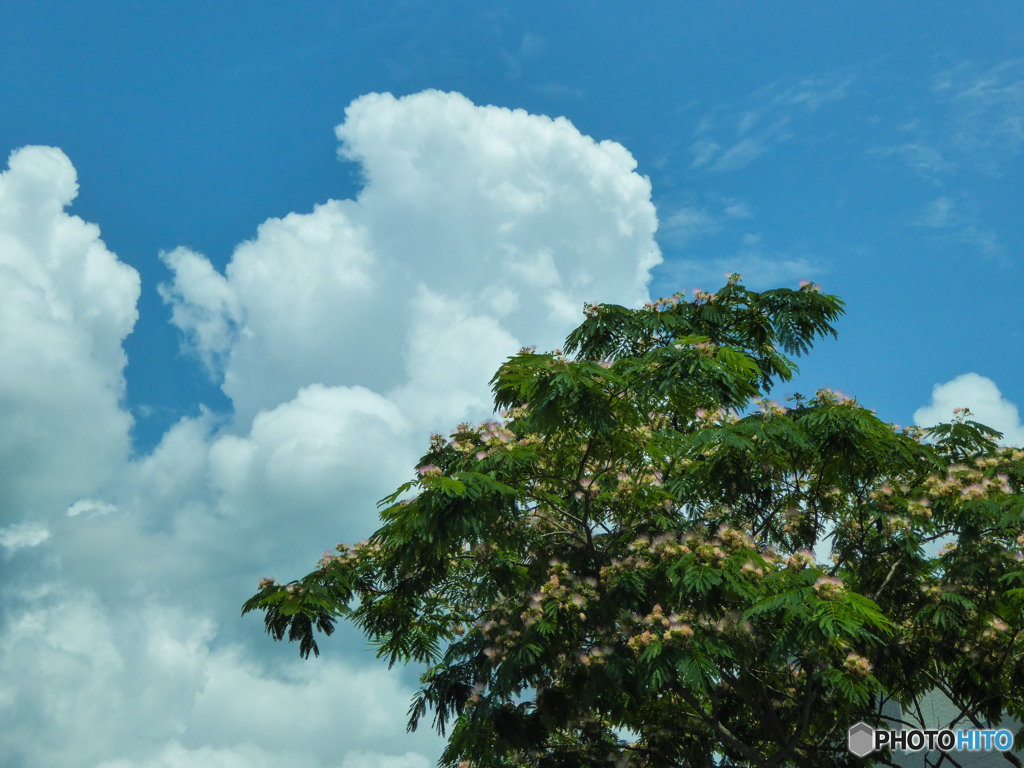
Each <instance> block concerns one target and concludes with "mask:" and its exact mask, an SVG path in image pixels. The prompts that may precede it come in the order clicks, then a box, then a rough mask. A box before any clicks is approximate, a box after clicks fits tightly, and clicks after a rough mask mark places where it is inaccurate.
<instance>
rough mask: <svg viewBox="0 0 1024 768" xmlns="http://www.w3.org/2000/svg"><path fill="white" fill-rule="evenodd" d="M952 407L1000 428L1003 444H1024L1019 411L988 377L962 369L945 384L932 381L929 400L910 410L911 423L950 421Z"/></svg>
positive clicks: (976, 419)
mask: <svg viewBox="0 0 1024 768" xmlns="http://www.w3.org/2000/svg"><path fill="white" fill-rule="evenodd" d="M954 408H970V410H971V413H972V418H973V420H974V421H977V422H980V423H982V424H985V425H986V426H989V427H992V428H994V429H997V430H999V431H1000V432H1002V433H1003V438H1002V440H1000V442H1001V443H1002V444H1003V445H1011V446H1024V425H1022V424H1021V421H1020V412H1019V411H1018V409H1017V406H1016V405H1015V404H1014V403H1012V402H1010V401H1009V400H1007V399H1006V398H1004V397H1003V395H1002V393H1001V392H1000V391H999V388H998V387H997V386H996V384H995V382H994V381H992V380H991V379H988V378H985V377H984V376H979V375H978V374H977V373H965V374H963V375H961V376H957V377H956V378H955V379H953V380H952V381H947V382H946V383H945V384H936V385H935V387H934V388H933V389H932V400H931V402H930V403H928V405H926V406H923V407H922V408H919V409H917V411H915V412H914V423H915V424H919V425H920V426H922V427H931V426H934V425H936V424H939V423H941V422H949V421H952V420H953V409H954Z"/></svg>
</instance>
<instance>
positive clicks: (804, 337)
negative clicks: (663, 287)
mask: <svg viewBox="0 0 1024 768" xmlns="http://www.w3.org/2000/svg"><path fill="white" fill-rule="evenodd" d="M739 280H740V278H739V275H732V276H731V277H730V279H729V282H728V285H726V286H725V287H724V288H722V289H721V290H720V291H718V292H717V293H715V294H708V293H704V292H698V293H697V294H696V296H695V298H693V299H692V300H686V299H685V297H684V296H682V295H681V294H677V295H675V296H673V297H672V298H669V299H662V300H660V301H658V302H656V303H655V304H653V305H648V306H647V307H645V308H644V309H639V310H632V309H628V308H625V307H621V306H612V305H593V306H590V305H588V306H587V307H586V308H585V314H586V319H585V321H584V322H583V324H582V325H581V326H580V327H579V328H577V329H576V330H575V331H573V333H572V334H571V335H570V336H569V338H568V339H567V341H566V351H565V352H563V351H562V350H556V351H555V352H554V353H553V354H537V353H534V352H533V350H530V349H524V350H522V351H521V352H520V353H519V354H518V355H516V356H514V357H512V358H510V359H509V360H508V361H507V362H506V363H505V364H504V365H502V366H501V368H500V370H499V371H498V372H497V373H496V374H495V376H494V378H493V380H492V386H493V390H494V395H495V404H496V409H501V413H502V418H501V420H500V421H497V420H492V421H488V422H486V423H484V424H482V425H478V426H470V425H468V424H462V425H459V427H458V428H457V429H456V430H455V431H454V432H452V433H451V436H450V437H449V438H446V437H444V436H442V435H433V436H432V437H431V441H430V447H429V450H428V451H427V453H426V454H425V455H424V457H423V459H422V460H421V464H420V466H419V468H418V478H417V479H416V480H413V481H411V482H409V483H406V484H405V485H403V486H402V487H400V488H399V489H398V490H397V491H395V493H393V494H392V495H391V496H389V497H388V498H386V499H385V500H384V501H382V502H381V505H382V507H383V510H382V513H381V514H382V518H383V526H382V527H381V528H380V530H378V531H377V532H376V533H375V534H374V535H373V536H372V538H371V539H370V540H369V541H367V542H362V543H360V544H356V545H355V546H353V547H348V546H346V545H344V544H342V545H339V546H338V548H337V553H336V554H330V553H328V554H326V555H325V556H324V558H323V560H322V561H321V562H320V563H319V565H318V567H317V568H316V570H314V571H313V572H312V573H310V574H309V575H307V576H305V577H303V578H302V579H299V580H297V581H293V582H291V583H288V584H285V585H281V584H278V583H277V582H275V581H274V580H272V579H265V580H263V581H261V583H260V590H259V593H258V594H256V595H255V596H254V597H253V598H252V599H250V600H249V601H248V602H247V603H246V604H245V606H244V609H243V613H246V612H249V611H252V610H262V611H264V612H265V614H266V615H265V621H266V628H267V631H268V632H269V633H270V634H271V636H272V637H274V638H275V639H277V640H280V639H282V638H284V637H286V636H287V637H288V639H289V640H294V641H298V642H299V649H300V652H301V653H302V655H303V656H308V655H309V653H310V652H313V653H318V652H319V651H318V647H317V643H316V632H317V631H320V632H322V633H324V634H327V635H329V634H331V632H332V630H333V628H334V625H335V622H336V621H337V620H338V619H347V620H350V621H353V622H355V624H356V625H357V626H359V627H360V628H361V629H362V630H363V631H364V632H365V633H366V635H367V636H368V638H369V639H370V640H371V641H372V643H374V644H375V645H376V647H377V648H378V654H379V655H380V656H382V657H386V658H387V660H388V662H389V664H395V663H396V662H402V663H406V662H410V661H412V662H419V663H422V664H425V665H426V666H427V669H426V672H425V673H424V674H423V676H422V678H421V682H422V687H421V689H420V690H419V692H418V694H417V695H416V697H415V699H414V700H413V702H412V706H411V708H410V712H409V714H410V723H409V727H410V729H413V728H415V727H416V726H417V724H418V723H419V721H420V720H421V719H422V718H423V717H424V716H426V715H427V714H428V712H432V713H433V724H434V726H435V727H436V728H437V729H438V730H439V731H440V732H441V733H442V734H446V735H447V736H448V744H447V748H446V750H445V752H444V755H443V757H442V760H441V762H442V764H444V765H459V766H464V767H465V766H481V767H483V766H488V767H489V766H518V765H531V766H552V767H555V766H559V767H563V766H564V767H568V766H611V765H615V766H627V765H628V766H650V767H652V768H653V767H655V766H715V765H737V764H739V765H748V766H762V767H768V766H815V767H816V768H817V767H820V766H847V765H864V764H866V763H865V761H864V760H861V759H858V758H854V757H853V756H852V755H850V754H849V753H848V752H847V749H846V731H847V727H848V726H849V725H851V724H853V723H854V722H856V721H858V720H864V721H866V722H868V723H869V724H872V725H880V726H884V719H883V716H882V707H883V705H885V703H886V702H888V701H897V702H899V703H900V704H901V705H902V706H903V708H904V711H912V710H913V708H914V706H915V705H916V704H919V703H920V702H921V700H922V699H923V697H924V696H926V695H927V694H928V692H929V691H932V690H935V689H938V690H939V691H941V692H943V693H944V694H945V695H946V696H948V697H949V698H950V700H951V701H952V702H953V703H954V704H955V706H956V707H957V708H958V710H959V713H960V720H961V722H960V723H959V725H960V727H970V726H971V725H972V724H973V725H975V726H978V725H982V724H983V723H984V722H985V721H995V720H998V718H999V716H1000V715H1002V714H1004V713H1008V714H1009V715H1011V716H1013V717H1016V718H1020V717H1021V716H1022V715H1024V662H1022V651H1024V583H1022V582H1024V567H1022V564H1021V558H1022V555H1021V549H1022V542H1024V536H1022V532H1024V527H1022V521H1024V494H1022V482H1024V453H1021V452H1020V451H1015V450H1010V449H1001V448H999V447H997V445H996V443H995V442H994V441H995V440H996V439H998V438H999V437H1000V436H1001V435H1000V434H999V433H997V432H995V431H993V430H992V429H989V428H987V427H985V426H983V425H981V424H978V423H976V422H974V421H972V420H970V418H969V416H970V414H969V413H968V412H962V413H960V414H959V415H958V417H957V418H956V420H955V421H954V423H951V424H945V425H940V426H938V427H936V428H934V429H933V430H932V431H931V433H930V437H928V438H927V439H925V438H924V436H925V432H924V431H923V430H920V429H918V428H916V427H911V428H907V429H903V430H899V429H898V428H895V427H893V426H892V425H890V424H886V423H884V422H882V421H881V420H879V419H878V418H877V417H876V416H875V415H874V413H873V412H871V411H869V410H866V409H865V408H863V407H861V406H860V405H859V404H858V403H857V401H856V400H855V399H853V398H851V397H847V396H845V395H842V394H840V393H838V392H833V391H831V390H828V389H822V390H820V391H818V392H817V394H816V395H815V396H814V397H813V398H806V397H804V396H802V395H799V394H796V395H793V396H792V398H791V399H790V404H789V406H788V407H787V406H783V405H781V404H779V403H777V402H774V401H770V400H768V399H766V397H767V395H768V393H769V391H770V390H771V388H772V387H773V385H775V384H776V383H778V382H780V381H787V380H789V379H790V378H791V377H792V376H793V373H794V371H795V370H796V367H795V364H794V362H793V361H792V360H791V359H790V358H789V357H787V355H794V356H799V355H802V354H804V353H806V352H807V351H808V350H809V349H810V347H811V344H812V342H813V341H814V340H815V339H816V338H818V337H822V336H825V335H827V334H831V335H833V336H834V335H835V329H834V327H833V325H832V323H833V322H834V321H835V320H836V319H837V318H838V317H839V316H840V315H841V314H842V312H843V302H842V301H840V300H839V299H838V298H837V297H835V296H829V295H824V294H822V293H821V292H820V290H819V289H818V287H817V286H814V285H813V284H804V285H802V287H801V288H800V289H799V290H789V289H778V290H772V291H767V292H763V293H758V292H754V291H751V290H748V289H746V288H745V287H744V286H743V285H741V284H740V282H739ZM943 543H945V546H944V547H943V548H942V550H941V552H939V551H938V548H939V546H940V545H942V544H943ZM816 552H817V553H819V555H821V556H822V560H821V561H819V560H818V557H817V556H816V554H815V553H816ZM825 553H828V554H827V556H826V555H825ZM965 724H966V725H965ZM954 727H957V726H956V725H954ZM951 757H952V756H951ZM1006 758H1007V760H1008V761H1009V762H1011V763H1012V764H1014V765H1020V762H1019V761H1018V760H1017V758H1016V757H1014V756H1013V755H1012V754H1009V753H1007V754H1006ZM872 760H879V761H881V762H883V763H885V764H889V765H892V764H893V763H892V762H891V755H890V753H889V752H881V753H874V754H873V755H871V756H870V758H869V759H868V760H867V764H869V763H870V762H871V761H872ZM952 764H954V765H955V764H956V763H955V761H954V762H953V763H952Z"/></svg>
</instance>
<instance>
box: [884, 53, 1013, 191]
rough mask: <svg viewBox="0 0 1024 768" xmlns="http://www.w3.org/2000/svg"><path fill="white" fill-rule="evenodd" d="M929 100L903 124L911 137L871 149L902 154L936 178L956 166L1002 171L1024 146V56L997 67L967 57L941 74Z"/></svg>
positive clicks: (914, 166) (901, 157) (907, 161)
mask: <svg viewBox="0 0 1024 768" xmlns="http://www.w3.org/2000/svg"><path fill="white" fill-rule="evenodd" d="M927 93H928V99H929V101H928V102H926V103H925V104H924V106H923V107H922V110H921V113H920V114H918V115H916V116H915V117H914V119H912V120H910V121H906V122H904V124H902V125H900V126H899V129H900V131H901V132H903V133H905V134H908V135H909V136H910V137H911V138H910V140H908V141H901V142H898V143H895V144H892V145H888V146H875V147H872V148H870V149H869V150H868V154H869V155H874V156H878V157H890V156H891V157H896V158H898V159H899V160H901V161H902V162H903V163H905V164H906V165H907V166H909V167H910V168H911V169H913V170H914V171H915V172H917V173H918V174H920V175H922V176H925V177H928V178H934V177H935V176H937V175H938V174H942V173H948V172H952V171H956V170H974V171H980V172H983V173H988V174H994V175H1001V174H1002V173H1004V172H1005V164H1006V161H1007V160H1008V159H1011V158H1013V157H1016V156H1017V155H1019V154H1020V153H1021V150H1022V148H1024V62H1022V61H1008V62H1004V63H1002V64H999V65H997V66H994V67H988V68H985V67H981V66H979V65H976V64H973V63H969V62H968V63H962V64H960V65H958V66H956V67H953V68H952V69H949V70H945V71H943V72H940V73H939V74H938V75H936V76H935V77H934V79H933V81H932V84H931V87H930V88H929V89H928V92H927Z"/></svg>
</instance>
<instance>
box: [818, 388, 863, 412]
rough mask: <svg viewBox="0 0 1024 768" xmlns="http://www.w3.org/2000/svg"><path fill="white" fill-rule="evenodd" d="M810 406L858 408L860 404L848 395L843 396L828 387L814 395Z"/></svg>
mask: <svg viewBox="0 0 1024 768" xmlns="http://www.w3.org/2000/svg"><path fill="white" fill-rule="evenodd" d="M811 404H812V405H845V406H847V407H848V408H858V407H860V404H859V403H858V402H857V398H855V397H850V396H849V395H846V394H843V393H842V392H840V391H838V390H835V389H831V388H829V387H822V388H821V389H819V390H817V391H816V392H815V393H814V399H813V400H812V401H811Z"/></svg>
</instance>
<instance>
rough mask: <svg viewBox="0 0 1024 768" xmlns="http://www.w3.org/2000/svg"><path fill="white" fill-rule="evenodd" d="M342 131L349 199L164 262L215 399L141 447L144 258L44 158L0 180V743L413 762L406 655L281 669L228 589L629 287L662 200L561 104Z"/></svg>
mask: <svg viewBox="0 0 1024 768" xmlns="http://www.w3.org/2000/svg"><path fill="white" fill-rule="evenodd" d="M531 45H532V43H531ZM528 47H529V46H526V48H528ZM526 48H524V52H526ZM337 133H338V138H339V140H340V143H341V149H340V152H341V155H342V158H343V159H346V160H349V161H353V162H356V163H359V164H360V166H361V168H362V171H363V175H364V179H365V186H364V188H363V190H362V191H361V193H360V194H359V195H358V197H357V198H356V199H354V200H340V201H339V200H329V201H325V202H324V203H323V204H321V205H318V206H316V207H314V209H313V210H312V211H308V212H305V213H290V214H287V215H285V216H281V217H279V218H272V219H268V220H267V221H265V222H264V223H263V224H261V225H260V226H259V227H258V228H257V229H256V232H255V236H254V237H253V238H252V239H251V240H248V241H246V242H244V243H241V244H240V245H239V246H238V247H237V248H236V249H235V251H234V254H233V256H232V258H231V260H230V263H229V264H228V265H227V267H226V269H225V270H224V272H223V273H221V272H219V271H217V270H215V269H214V268H213V267H212V266H211V264H210V262H209V260H208V259H206V257H205V256H203V255H201V254H198V253H195V252H194V251H190V250H188V249H184V248H178V249H174V250H171V251H169V252H167V253H165V254H163V259H164V262H165V263H166V265H167V266H168V268H169V270H170V273H171V278H170V279H169V280H168V281H167V283H166V284H165V285H163V286H162V289H161V294H162V296H163V297H164V300H165V301H166V302H167V304H168V305H169V306H170V307H171V311H172V322H173V323H174V325H175V326H176V327H177V328H178V329H179V330H180V331H181V334H182V344H183V348H184V349H185V350H187V351H188V352H189V353H190V354H193V355H194V356H195V358H196V360H197V362H198V364H199V365H201V366H203V368H204V369H205V370H206V371H207V373H208V374H209V375H210V376H211V378H212V379H213V380H214V381H216V382H218V383H219V384H220V385H221V386H222V388H223V389H224V391H225V392H226V393H227V394H228V395H229V397H230V398H231V400H232V403H233V405H234V407H235V410H234V412H233V413H231V414H215V413H211V412H209V411H206V410H203V411H202V412H201V413H200V415H199V416H197V417H195V418H186V419H183V420H181V421H180V422H178V423H177V424H176V425H174V426H173V427H172V428H171V429H170V430H168V432H167V433H166V434H165V435H164V436H163V439H162V440H161V442H160V444H159V445H158V446H157V448H156V449H155V450H154V451H153V452H152V453H150V454H148V455H145V456H141V457H136V458H130V453H129V448H130V442H129V439H128V430H129V428H130V426H131V417H130V415H129V414H128V413H127V412H126V411H125V410H124V409H123V408H122V407H121V406H120V402H121V399H122V396H123V393H124V381H123V375H122V374H123V369H124V365H125V363H126V359H125V355H124V351H123V348H122V346H121V344H122V342H123V339H124V338H125V336H126V335H127V334H128V333H129V332H130V331H131V329H132V327H133V324H134V321H135V317H136V310H135V307H136V302H137V299H138V296H139V279H138V275H137V274H136V273H135V272H134V270H132V269H131V268H129V267H127V266H126V265H124V264H122V263H121V262H119V261H118V260H117V258H116V256H115V255H114V254H112V253H110V252H109V251H108V250H107V249H106V247H105V246H104V245H103V243H102V241H101V240H100V239H99V230H98V229H97V228H96V226H95V225H92V224H87V223H85V222H83V221H81V220H80V219H77V218H76V217H73V216H69V215H68V214H67V213H65V212H64V208H65V206H67V205H68V203H69V202H70V201H71V199H72V198H73V197H74V193H75V190H76V189H77V186H76V184H77V182H76V176H75V172H74V168H73V167H72V166H71V163H70V161H69V160H68V159H67V158H66V157H65V156H64V155H63V154H62V153H60V151H59V150H54V149H48V148H28V149H25V150H22V151H21V152H20V153H15V155H13V156H12V159H11V165H10V170H9V171H8V172H7V173H6V174H4V175H3V176H0V246H2V247H0V270H3V275H4V279H0V323H3V326H2V330H3V331H4V333H3V334H2V335H0V344H4V345H6V346H5V347H3V348H2V349H0V352H2V353H3V354H4V356H5V358H4V359H5V360H8V359H9V360H12V361H13V365H11V366H5V367H4V369H3V370H2V371H0V394H2V395H3V399H0V402H2V403H4V405H3V408H4V409H6V410H2V411H0V426H2V427H3V431H2V432H0V450H3V451H4V454H3V457H4V462H5V463H4V465H3V468H2V469H0V471H2V472H4V477H3V483H0V501H3V503H4V506H3V507H2V509H3V510H4V511H3V513H2V514H3V515H4V518H3V519H2V520H0V525H2V526H3V527H2V528H0V545H2V546H3V547H4V548H5V550H6V551H7V552H8V554H11V556H10V557H9V558H5V559H0V577H2V579H3V584H4V589H3V590H2V591H0V719H2V721H3V722H4V724H5V728H3V729H0V763H2V764H5V765H19V766H24V768H42V767H43V766H51V765H62V766H68V767H69V768H86V766H88V767H89V768H93V766H102V768H178V766H185V765H189V766H191V765H203V766H207V765H209V766H215V767H218V766H224V767H225V768H234V766H241V765H246V766H257V767H266V768H278V767H279V766H285V765H288V766H296V767H297V768H327V766H337V765H339V764H340V765H342V766H343V768H363V766H366V765H381V766H388V767H389V768H423V767H424V766H425V765H427V764H428V763H431V764H432V763H433V762H434V761H435V760H436V757H437V755H438V754H439V752H440V746H441V742H440V740H439V737H437V736H436V735H435V734H433V733H432V732H431V731H430V730H429V729H424V730H422V731H421V732H417V733H416V734H413V735H406V734H405V712H406V709H407V706H408V701H409V699H410V697H411V694H412V689H411V687H410V684H409V683H408V682H406V676H407V673H406V672H404V671H402V670H397V669H396V670H391V671H388V670H387V669H386V668H382V667H380V666H379V665H377V664H376V663H375V661H374V659H373V658H372V654H366V653H365V652H364V646H365V641H364V639H363V638H362V636H361V635H359V634H358V632H356V631H355V630H353V629H352V628H350V627H340V628H339V631H338V633H337V634H336V636H335V638H334V639H333V642H330V643H326V644H325V646H324V653H323V656H322V657H321V658H320V659H318V660H316V661H311V662H299V661H298V660H297V659H296V658H295V657H296V655H297V654H296V653H295V649H294V647H287V648H281V647H278V646H276V645H274V644H272V643H271V642H270V641H268V640H267V639H266V638H265V636H264V635H263V633H262V626H261V622H260V620H259V617H254V616H248V617H245V618H244V619H240V618H239V616H238V613H239V608H240V606H241V603H242V602H243V601H244V600H245V599H246V598H247V597H249V596H250V595H251V594H252V592H253V591H254V589H255V585H256V582H257V579H258V578H260V577H263V576H277V577H279V578H284V579H287V578H290V577H292V576H295V575H301V574H302V573H305V572H306V571H308V570H309V568H310V567H312V566H313V564H314V563H315V561H316V559H317V558H318V557H319V554H320V552H322V551H323V550H324V548H325V547H330V546H332V545H333V544H334V543H335V542H337V541H341V540H347V541H352V540H353V539H360V538H364V537H365V536H366V535H367V534H368V533H369V532H371V531H372V530H373V529H374V528H375V527H377V525H378V524H379V518H378V516H377V511H376V502H377V500H378V499H379V498H381V497H382V496H384V495H385V494H387V493H390V492H391V491H392V490H393V489H394V488H395V487H396V486H397V485H398V484H399V483H401V482H403V481H404V480H407V479H410V477H411V476H412V474H413V471H414V467H415V465H416V460H417V457H418V456H419V455H420V454H421V453H422V452H423V450H424V449H425V448H426V444H427V440H428V433H429V430H430V429H433V428H438V429H450V428H452V427H454V426H455V425H456V424H457V423H458V422H459V421H461V420H473V419H478V418H483V417H485V416H487V415H488V414H489V413H490V402H491V400H490V396H489V392H488V387H487V381H488V379H489V377H490V375H491V374H492V373H493V371H494V369H495V368H496V367H497V365H498V364H499V363H500V362H501V360H502V359H503V358H504V357H505V356H507V355H508V354H510V353H511V352H514V351H515V350H516V349H517V348H518V347H519V346H522V345H525V344H537V345H539V346H540V347H541V348H545V347H547V348H553V347H555V346H558V345H560V343H561V341H562V339H563V338H564V336H565V334H566V333H567V332H568V331H569V330H570V329H571V328H573V327H574V326H575V325H576V324H577V323H578V321H579V320H580V319H581V318H582V314H581V309H582V304H583V302H584V301H585V300H605V301H615V302H617V303H622V304H627V305H638V304H642V303H643V302H645V301H647V300H648V298H649V297H648V293H647V284H648V281H649V279H650V270H651V268H652V267H654V266H655V265H657V264H658V263H659V262H660V260H661V255H660V251H659V249H658V246H657V243H656V242H655V240H654V233H655V230H656V228H657V218H656V215H655V210H654V206H653V205H652V203H651V200H650V193H651V188H650V183H649V181H648V180H647V179H645V178H644V177H641V176H639V175H638V174H637V173H636V172H635V169H636V162H635V161H634V159H633V158H632V156H631V155H630V154H629V152H628V151H627V150H626V149H625V148H623V147H622V146H621V145H618V144H616V143H614V142H608V141H603V142H597V141H595V140H593V139H591V138H589V137H587V136H584V135H582V134H580V133H579V131H577V130H576V129H575V128H574V127H573V126H572V124H571V123H569V121H567V120H565V119H562V118H559V119H551V118H547V117H543V116H537V115H530V114H528V113H526V112H524V111H522V110H515V111H512V110H507V109H499V108H497V107H480V106H476V105H474V104H472V103H471V102H470V101H469V100H468V99H465V98H464V97H462V96H460V95H458V94H444V93H438V92H436V91H429V92H426V93H422V94H416V95H413V96H408V97H404V98H401V99H396V98H394V97H392V96H390V95H387V94H383V95H380V94H372V95H370V96H365V97H362V98H360V99H357V100H356V101H354V102H353V103H352V104H351V105H350V106H349V108H348V110H347V112H346V119H345V122H344V123H342V125H340V126H338V129H337ZM44 543H45V546H42V545H43V544H44ZM31 546H35V547H37V548H36V549H35V550H33V551H32V552H31V557H29V556H26V554H27V553H26V552H25V551H24V550H26V549H27V548H29V547H31ZM12 553H13V554H12ZM339 745H340V746H339Z"/></svg>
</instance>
